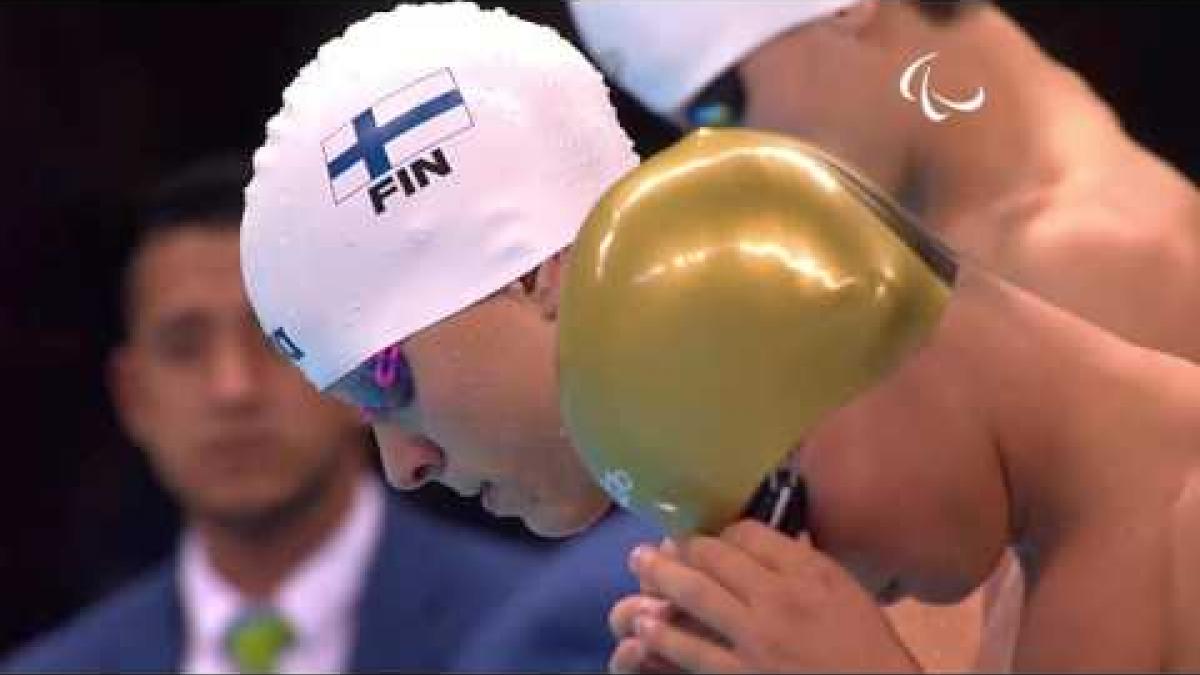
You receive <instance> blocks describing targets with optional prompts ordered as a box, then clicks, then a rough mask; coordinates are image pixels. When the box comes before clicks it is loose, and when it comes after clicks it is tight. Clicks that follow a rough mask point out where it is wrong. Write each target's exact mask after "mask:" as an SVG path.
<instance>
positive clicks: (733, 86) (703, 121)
mask: <svg viewBox="0 0 1200 675" xmlns="http://www.w3.org/2000/svg"><path fill="white" fill-rule="evenodd" d="M745 112H746V92H745V90H744V89H743V88H742V78H741V76H739V75H738V71H737V68H730V69H729V70H726V71H725V72H724V73H722V74H721V76H720V77H718V78H717V79H715V80H713V82H712V83H711V84H709V85H708V86H707V87H705V88H704V90H702V91H701V92H700V93H699V94H697V95H696V97H695V98H693V99H692V102H691V103H690V104H689V105H688V106H687V108H686V110H685V112H684V117H685V119H686V120H687V123H688V124H689V125H691V126H693V127H736V126H741V125H742V122H743V119H744V116H745Z"/></svg>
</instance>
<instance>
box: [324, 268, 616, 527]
mask: <svg viewBox="0 0 1200 675" xmlns="http://www.w3.org/2000/svg"><path fill="white" fill-rule="evenodd" d="M554 330H555V329H554V321H553V319H552V318H551V317H550V316H547V315H546V314H545V313H544V312H543V311H542V308H541V307H540V306H539V305H538V303H537V302H536V301H534V300H533V299H531V298H530V296H528V295H526V294H522V293H520V292H513V291H505V292H502V293H499V294H497V295H495V296H492V297H491V298H489V299H487V300H484V301H482V302H480V303H477V304H476V305H474V306H472V307H471V308H469V309H467V310H465V311H463V312H460V313H458V314H456V315H454V316H451V317H449V318H447V319H445V320H443V321H441V322H439V323H437V324H435V325H433V326H431V327H429V328H427V329H425V330H423V331H420V332H419V333H417V334H415V335H414V336H412V337H411V338H409V339H407V340H405V341H404V342H403V344H402V345H400V346H399V349H400V351H402V353H403V365H402V366H400V367H401V368H403V369H404V370H405V371H406V372H407V373H408V375H406V376H405V377H408V378H410V386H409V387H408V391H409V393H408V394H407V395H406V396H404V397H402V398H397V397H395V396H392V397H390V398H389V396H388V395H387V394H386V393H384V394H382V395H378V396H376V397H374V398H375V401H376V403H372V402H371V399H372V395H371V394H370V392H369V391H367V390H369V389H371V388H373V387H375V385H374V384H372V382H371V378H372V375H371V373H370V372H369V371H371V369H372V368H373V366H372V365H371V361H368V363H367V364H365V365H364V366H360V368H359V369H356V371H355V372H354V373H351V375H350V376H348V377H344V378H342V379H341V380H340V381H339V382H338V383H337V384H335V385H334V386H333V388H332V389H331V393H333V394H334V395H335V396H338V397H339V398H341V399H342V400H345V401H347V402H350V403H353V404H354V405H358V406H361V407H369V408H371V411H370V413H369V415H370V417H371V420H372V426H373V427H374V429H375V437H376V440H377V441H378V444H379V447H380V451H381V453H382V457H383V464H384V467H385V469H386V471H387V475H388V479H389V481H390V482H391V483H392V484H393V485H394V486H396V487H398V488H401V489H414V488H416V487H419V486H420V485H422V484H424V483H425V482H427V481H429V480H437V481H439V482H441V483H443V484H445V485H447V486H448V487H450V488H452V489H454V490H455V491H457V492H458V493H459V494H461V495H464V496H474V495H479V496H480V499H481V502H482V504H483V506H484V508H486V509H487V510H489V511H491V512H492V513H493V514H495V515H499V516H519V517H521V518H522V519H523V520H524V521H525V524H526V525H527V526H528V527H529V528H530V529H531V530H533V531H534V532H536V533H538V534H541V535H543V536H548V537H561V536H567V535H570V534H573V533H576V532H578V531H580V530H582V529H584V528H586V527H587V526H588V525H590V524H592V523H593V522H595V521H596V520H597V519H598V518H599V517H600V516H601V515H603V514H604V512H605V511H606V510H607V509H608V506H609V502H608V499H607V497H606V496H605V495H604V493H603V491H602V490H600V489H599V488H598V487H597V486H596V485H595V484H594V483H593V482H592V479H591V476H590V474H589V473H588V471H587V469H586V468H585V466H584V465H583V463H582V461H581V460H580V458H579V457H578V455H577V454H576V452H575V450H574V448H573V447H572V445H571V443H570V441H569V439H568V438H567V435H566V432H565V431H564V430H563V426H562V419H561V417H560V414H559V408H558V389H557V384H556V377H555V369H554V354H555V332H554ZM351 380H354V381H356V382H357V384H356V385H351V384H350V382H351ZM381 403H382V405H381Z"/></svg>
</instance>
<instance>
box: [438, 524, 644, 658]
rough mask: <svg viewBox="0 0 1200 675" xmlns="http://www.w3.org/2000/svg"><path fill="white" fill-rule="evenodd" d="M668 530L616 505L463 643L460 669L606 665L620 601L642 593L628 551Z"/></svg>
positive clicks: (555, 557)
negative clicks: (613, 612)
mask: <svg viewBox="0 0 1200 675" xmlns="http://www.w3.org/2000/svg"><path fill="white" fill-rule="evenodd" d="M663 536H664V535H663V532H662V530H660V529H658V528H656V527H652V526H650V525H648V524H646V523H644V522H642V521H640V520H638V519H637V518H635V517H634V516H633V515H631V514H630V513H629V512H627V511H622V510H615V511H614V512H613V513H611V514H610V515H609V516H608V517H607V518H605V519H604V520H603V521H601V522H600V523H598V524H597V525H596V526H595V527H593V528H592V529H591V530H589V531H587V532H586V533H584V534H581V535H578V536H577V537H575V538H573V539H571V540H569V541H568V542H566V543H565V544H564V545H563V546H562V547H561V548H560V549H559V550H558V551H557V552H556V554H555V556H554V557H553V558H552V559H551V560H550V561H548V564H546V565H544V566H543V567H542V568H541V569H540V572H539V573H538V574H537V575H536V581H535V582H534V583H532V584H527V585H524V586H523V587H522V588H520V589H518V591H517V593H515V594H514V596H513V598H512V600H511V601H510V602H508V603H506V604H505V605H503V606H502V607H500V608H499V609H498V611H497V612H496V613H495V614H494V615H492V616H491V617H490V618H489V619H488V621H487V622H485V624H484V625H483V626H482V627H481V629H480V630H479V631H478V632H477V633H476V634H475V635H474V637H473V638H472V639H471V640H470V641H468V643H467V644H466V645H464V646H463V648H462V653H461V655H460V657H459V658H458V660H457V661H455V662H454V664H453V665H452V666H451V670H452V671H455V672H481V671H487V672H518V671H534V672H558V673H567V672H584V673H587V672H591V673H596V672H606V671H607V670H608V659H609V657H610V656H611V654H612V650H613V648H614V647H615V646H616V644H615V641H614V640H613V638H612V637H611V634H610V633H609V630H608V612H609V610H610V609H612V606H613V604H615V603H616V602H617V600H620V599H621V598H623V597H625V596H626V595H629V594H631V593H635V592H637V580H636V579H635V578H634V576H633V574H632V573H631V572H630V571H629V564H628V562H627V561H628V559H629V552H630V551H632V550H633V547H634V546H637V545H638V544H642V543H652V544H657V543H658V542H659V541H661V540H662V538H663Z"/></svg>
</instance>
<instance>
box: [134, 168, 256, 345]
mask: <svg viewBox="0 0 1200 675" xmlns="http://www.w3.org/2000/svg"><path fill="white" fill-rule="evenodd" d="M248 156H249V155H248V154H243V153H222V154H215V155H210V156H207V157H203V158H201V159H198V160H196V161H193V162H191V163H189V164H186V165H184V166H182V167H180V168H179V169H177V170H176V171H174V172H172V173H170V174H168V175H167V176H166V177H164V178H163V179H162V180H160V181H158V182H157V183H155V184H154V185H153V186H152V187H151V188H150V189H149V190H148V191H147V192H146V193H145V194H144V195H143V196H142V198H141V199H140V200H138V201H139V202H140V206H139V208H138V209H137V215H136V217H135V219H134V222H133V224H132V225H133V226H132V228H131V231H130V232H129V233H128V235H127V237H126V247H125V252H124V255H123V256H122V264H121V270H120V275H121V278H120V284H119V291H118V293H119V295H120V297H119V302H118V304H119V307H120V311H121V317H122V330H121V333H122V336H121V338H122V340H123V339H124V338H125V337H126V335H125V334H126V333H127V332H128V330H129V327H130V326H131V325H132V323H133V318H134V317H133V313H132V312H133V306H132V304H133V303H132V297H131V292H132V288H131V284H132V282H133V279H132V274H133V268H134V266H135V263H136V262H137V259H138V256H139V255H141V252H142V250H143V249H145V247H146V245H147V243H148V242H150V241H152V240H154V239H156V238H158V237H161V236H163V235H164V234H166V233H169V232H173V231H176V230H179V229H182V228H185V227H188V228H190V227H202V228H210V229H213V230H229V231H234V232H236V231H237V230H238V228H239V227H240V226H241V221H242V210H243V209H244V208H245V200H244V198H243V196H242V190H243V189H244V188H245V187H246V184H247V183H249V182H250V176H251V168H250V162H249V160H248V159H247V157H248Z"/></svg>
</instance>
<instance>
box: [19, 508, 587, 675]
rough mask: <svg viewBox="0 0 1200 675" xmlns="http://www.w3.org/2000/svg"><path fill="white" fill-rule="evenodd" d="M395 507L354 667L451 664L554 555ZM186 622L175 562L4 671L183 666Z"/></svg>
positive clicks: (367, 596)
mask: <svg viewBox="0 0 1200 675" xmlns="http://www.w3.org/2000/svg"><path fill="white" fill-rule="evenodd" d="M387 504H388V506H387V509H386V512H385V514H386V515H385V517H384V532H383V536H382V537H381V538H380V542H379V545H378V548H377V549H376V552H375V556H374V560H373V561H372V562H371V565H370V568H369V572H368V574H367V577H366V579H365V584H366V586H365V588H364V589H363V595H362V601H361V604H360V607H359V610H358V628H357V634H356V636H355V639H354V643H353V647H352V653H351V657H350V663H349V666H348V668H349V670H350V671H371V672H380V671H418V670H419V671H434V670H446V669H448V668H450V667H451V662H452V661H453V660H454V659H456V658H457V655H458V654H459V652H460V651H461V646H462V644H463V643H464V642H465V641H467V640H468V639H469V638H471V636H472V635H473V634H474V633H475V632H476V631H478V630H479V624H480V622H481V621H483V620H485V619H486V618H487V617H488V616H489V615H490V613H491V612H492V611H494V609H495V608H496V607H498V606H504V605H505V602H506V601H507V600H508V599H509V597H510V596H511V595H512V592H513V590H514V589H515V588H517V587H518V586H519V585H521V584H523V583H529V582H531V580H532V579H535V578H536V577H537V576H538V572H537V570H538V569H539V568H540V567H541V566H543V565H545V564H546V562H547V560H548V557H547V556H546V555H544V554H543V553H544V552H539V551H536V550H534V549H532V548H529V547H524V546H520V547H519V546H517V545H515V544H513V545H510V544H509V542H507V541H503V540H499V539H497V538H495V537H489V536H487V535H485V534H482V533H476V532H473V531H468V530H466V529H464V528H462V527H458V526H455V525H453V524H451V523H449V522H446V521H443V520H440V519H436V518H434V517H432V516H429V515H426V514H424V513H422V512H418V511H417V510H415V509H414V508H413V507H411V506H409V505H406V504H404V503H401V502H399V501H398V500H397V499H395V498H394V497H391V496H389V498H388V499H387ZM183 625H184V617H183V612H182V608H181V601H180V596H179V591H178V575H177V561H176V560H174V559H172V560H169V561H167V562H165V563H163V564H162V565H160V566H158V567H157V568H155V569H153V570H151V571H150V572H148V573H146V574H145V575H143V576H142V577H140V578H139V579H138V580H136V581H134V582H133V583H131V584H130V585H128V586H127V587H125V588H124V589H123V590H121V591H119V592H117V593H116V594H114V595H113V596H111V597H110V598H109V599H107V600H105V601H102V602H101V603H99V604H98V605H96V606H94V607H92V608H90V609H88V610H85V611H84V612H83V613H82V614H80V615H79V616H78V617H76V618H75V619H74V620H72V621H71V622H70V623H69V624H67V625H66V626H65V627H63V628H61V629H58V630H56V631H53V632H51V633H49V634H47V635H45V636H42V637H41V638H39V639H37V640H35V641H34V642H33V643H31V644H30V645H28V646H26V647H24V648H22V649H21V650H19V651H18V652H17V653H15V654H14V655H12V656H10V658H9V659H7V661H6V662H4V663H2V664H0V670H5V671H17V672H30V671H56V672H61V671H70V672H81V671H86V672H100V671H107V672H118V673H128V672H146V671H156V672H169V671H178V670H179V668H180V667H181V663H182V659H183V649H184V644H183V642H184V637H183V630H184V628H183ZM603 637H604V636H603V634H601V633H600V632H598V631H597V632H596V634H595V635H594V636H592V637H590V638H588V637H586V636H577V642H578V641H579V640H582V643H583V644H584V645H592V646H591V647H590V648H591V649H593V650H594V651H595V652H597V653H599V652H600V651H602V650H603V649H604V645H603V644H602V642H601V641H602V640H603ZM584 648H585V649H586V648H588V647H586V646H585V647H584ZM483 667H485V668H486V660H485V661H484V662H483Z"/></svg>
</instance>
